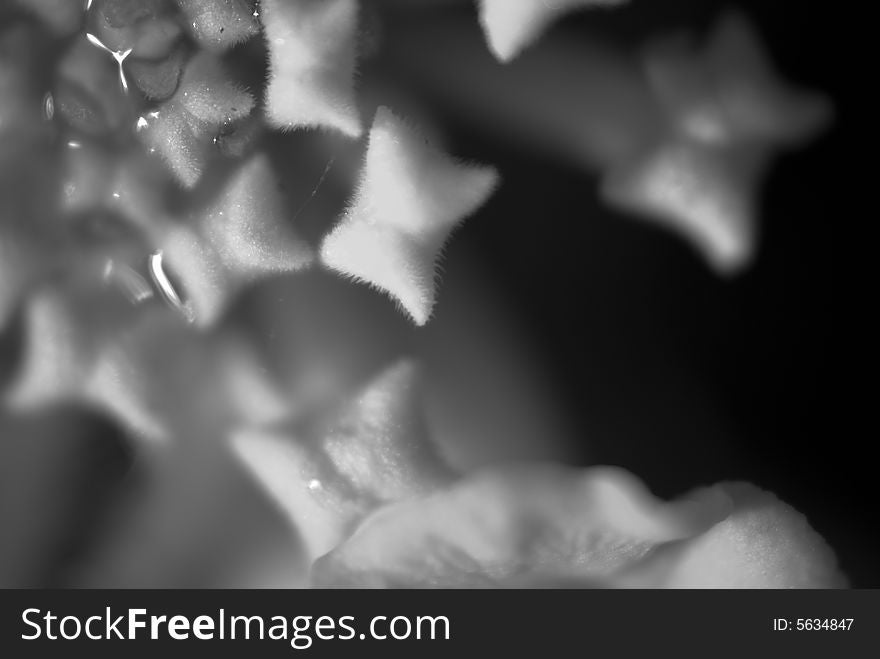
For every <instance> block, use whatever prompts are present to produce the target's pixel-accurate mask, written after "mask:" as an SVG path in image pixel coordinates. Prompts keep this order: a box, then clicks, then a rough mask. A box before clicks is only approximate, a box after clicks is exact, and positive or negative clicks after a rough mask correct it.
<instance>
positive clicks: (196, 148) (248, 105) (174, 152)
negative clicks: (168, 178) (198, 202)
mask: <svg viewBox="0 0 880 659" xmlns="http://www.w3.org/2000/svg"><path fill="white" fill-rule="evenodd" d="M253 107H254V98H253V96H251V94H250V93H249V92H248V91H247V90H245V89H242V88H241V87H240V86H238V85H237V84H236V83H235V82H233V81H232V80H231V79H230V78H229V76H228V75H227V74H226V73H225V71H224V69H223V67H222V65H221V63H220V61H219V60H218V59H217V58H216V57H215V56H213V55H211V54H209V53H201V54H198V55H195V56H194V57H193V58H192V59H191V60H190V61H189V62H188V63H187V65H186V69H185V70H184V72H183V75H182V78H181V80H180V85H179V87H178V88H177V91H176V93H175V94H174V96H172V97H171V98H170V99H169V100H168V101H166V102H165V103H163V104H162V105H161V106H160V107H159V108H158V109H157V110H154V111H151V112H148V113H147V114H146V115H144V116H142V117H139V118H138V120H137V124H136V129H137V132H138V135H139V137H141V139H142V140H143V141H144V143H145V144H146V146H147V147H148V149H149V151H150V152H158V153H159V154H160V155H161V156H162V158H163V159H164V160H165V162H166V163H167V164H168V167H169V169H170V170H171V171H172V172H173V173H174V175H175V176H176V177H177V179H178V181H179V182H180V183H181V184H182V185H183V186H185V187H187V188H191V187H194V186H195V185H196V183H198V181H199V179H200V178H201V176H202V173H203V172H204V170H205V167H206V165H207V162H208V158H209V155H210V153H211V149H212V148H213V145H214V140H215V138H216V136H217V134H218V132H220V131H221V129H223V128H224V127H226V126H229V125H231V124H234V123H236V122H239V121H241V120H243V119H244V118H245V117H247V116H248V115H249V114H250V112H251V110H252V109H253Z"/></svg>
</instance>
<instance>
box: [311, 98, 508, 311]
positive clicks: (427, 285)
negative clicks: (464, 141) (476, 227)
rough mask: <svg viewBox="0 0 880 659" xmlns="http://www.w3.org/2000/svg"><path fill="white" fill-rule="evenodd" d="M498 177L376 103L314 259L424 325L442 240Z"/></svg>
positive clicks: (479, 202)
mask: <svg viewBox="0 0 880 659" xmlns="http://www.w3.org/2000/svg"><path fill="white" fill-rule="evenodd" d="M497 182H498V174H497V172H496V171H495V170H494V169H492V168H489V167H477V166H470V165H463V164H461V163H458V162H456V161H455V160H453V159H452V158H451V157H450V156H448V155H446V154H445V153H443V152H442V151H440V150H439V149H437V148H435V147H432V146H431V145H429V144H427V143H426V142H425V141H424V140H422V139H421V138H420V137H419V135H418V133H417V132H415V131H413V130H412V129H411V128H409V127H408V126H406V125H405V124H404V122H402V121H401V120H399V119H398V118H397V117H395V116H394V115H393V114H392V113H391V112H390V111H389V110H388V109H387V108H379V110H378V112H377V113H376V118H375V120H374V122H373V127H372V129H371V130H370V144H369V147H368V149H367V155H366V161H365V163H364V167H363V171H362V173H361V177H360V181H359V184H358V188H357V191H356V193H355V198H354V201H353V202H352V203H351V204H350V206H349V208H348V210H346V212H345V214H344V216H343V217H342V220H341V221H340V222H339V224H338V225H337V226H336V227H335V228H334V229H333V230H332V231H331V232H330V234H329V235H328V236H327V237H326V238H325V239H324V243H323V245H322V247H321V258H322V260H323V262H324V264H325V265H326V266H327V267H329V268H331V269H332V270H335V271H337V272H339V273H341V274H343V275H345V276H347V277H352V278H353V279H356V280H359V281H364V282H367V283H368V284H371V285H373V286H375V287H377V288H379V289H381V290H383V291H385V292H386V293H388V294H389V295H390V296H391V297H392V298H394V299H395V300H397V301H398V302H399V303H400V305H401V306H402V307H403V309H404V310H405V311H406V312H407V313H408V314H409V315H410V317H411V318H412V320H413V321H414V322H415V323H416V324H417V325H424V324H425V323H426V322H427V321H428V319H429V318H430V316H431V311H432V309H433V307H434V300H435V297H436V291H435V268H436V262H437V259H438V257H439V254H440V251H441V250H442V248H443V245H444V244H445V243H446V241H447V240H448V238H449V236H450V234H451V233H452V230H453V229H454V228H455V227H456V226H457V225H458V224H459V223H460V222H461V221H462V220H464V219H465V218H466V217H467V216H468V215H471V214H472V213H474V212H475V211H476V210H477V209H478V208H479V207H480V206H481V205H482V204H483V203H484V202H485V201H486V199H487V198H488V197H489V195H490V194H491V193H492V191H493V190H494V188H495V186H496V185H497Z"/></svg>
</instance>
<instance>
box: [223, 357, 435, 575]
mask: <svg viewBox="0 0 880 659" xmlns="http://www.w3.org/2000/svg"><path fill="white" fill-rule="evenodd" d="M418 393H419V392H418V387H417V371H416V369H415V367H414V366H413V364H412V363H411V362H408V361H403V362H400V363H398V364H396V365H395V366H393V367H391V368H389V369H388V370H386V371H385V372H383V373H382V374H380V375H379V376H378V377H377V378H375V379H374V380H373V381H372V382H370V383H369V384H368V385H367V386H366V387H365V388H364V389H363V390H362V392H361V393H360V394H359V395H357V396H356V397H355V398H354V400H353V401H352V402H351V403H348V404H347V405H345V406H344V407H343V408H342V409H340V410H334V411H333V412H332V413H331V414H329V415H327V416H326V417H322V418H321V419H320V420H319V421H318V422H317V423H316V424H314V425H311V426H308V427H299V426H298V425H297V424H294V425H293V426H292V427H291V426H290V425H287V426H280V427H270V428H252V429H246V430H242V431H241V432H239V433H237V434H236V436H235V437H234V440H233V445H234V447H235V450H236V452H237V453H238V454H239V456H240V457H241V459H242V460H243V461H244V463H245V464H246V465H247V466H248V467H249V468H250V469H251V471H253V473H254V474H255V476H256V477H257V478H258V479H259V481H260V483H261V484H262V485H263V486H264V487H265V488H266V489H267V490H268V491H269V494H270V495H271V496H272V497H273V498H274V499H275V500H276V501H277V502H278V504H279V505H280V506H281V508H282V510H284V512H285V513H286V514H287V516H288V517H289V519H290V520H291V522H292V523H293V524H294V526H295V527H296V528H297V529H298V530H299V531H300V533H301V536H302V538H303V541H304V542H305V544H306V547H307V551H308V554H309V556H310V557H311V558H315V557H317V556H320V555H321V554H323V553H325V552H327V551H329V550H330V549H332V548H333V547H334V546H335V545H336V544H337V543H338V542H339V541H340V540H341V539H342V538H343V537H344V536H345V534H346V533H347V532H348V531H349V530H350V529H351V527H352V525H353V524H355V523H357V522H358V521H359V520H360V519H362V518H363V516H364V515H366V514H367V513H369V512H370V511H371V510H372V509H374V508H375V507H376V506H378V505H380V504H381V503H384V502H388V501H397V500H400V499H406V498H409V497H413V496H420V495H422V494H424V493H426V492H428V491H431V490H433V489H435V488H437V487H440V486H441V485H444V484H446V483H448V482H449V480H450V479H451V477H452V476H451V472H450V471H449V469H448V468H447V466H446V464H445V463H444V462H443V460H442V459H441V458H440V457H439V456H438V455H437V453H436V452H435V450H434V448H433V445H432V443H431V441H430V439H429V437H428V432H427V429H426V427H425V422H424V419H423V417H422V413H421V408H420V405H419V400H418Z"/></svg>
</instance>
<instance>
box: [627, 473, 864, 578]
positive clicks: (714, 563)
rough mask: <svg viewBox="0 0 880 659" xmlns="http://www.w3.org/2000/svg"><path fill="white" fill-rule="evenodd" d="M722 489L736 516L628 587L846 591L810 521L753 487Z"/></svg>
mask: <svg viewBox="0 0 880 659" xmlns="http://www.w3.org/2000/svg"><path fill="white" fill-rule="evenodd" d="M717 488H718V489H719V490H721V491H723V492H724V493H726V494H727V495H728V496H729V497H730V498H731V499H732V501H733V504H734V509H733V512H732V513H731V514H730V516H728V517H727V519H725V520H724V521H722V522H719V523H718V524H716V525H715V526H713V527H712V528H711V529H709V530H708V531H707V532H706V533H704V534H702V535H700V536H698V537H696V538H693V539H692V540H689V541H688V542H685V543H680V544H673V545H670V546H668V547H666V548H663V549H662V550H661V551H659V552H657V554H656V555H655V556H653V557H651V559H650V560H649V561H647V562H646V564H645V565H642V566H639V567H638V568H637V569H636V570H634V572H633V574H630V575H627V576H626V577H625V578H624V579H622V582H623V583H624V584H626V585H635V586H639V587H657V586H662V587H666V588H840V587H844V586H846V583H847V581H846V577H845V576H844V575H843V574H842V573H841V572H840V570H839V568H838V566H837V559H836V557H835V556H834V552H833V551H832V550H831V549H830V548H829V547H828V545H827V544H826V543H825V541H824V540H823V539H822V537H821V536H819V534H818V533H816V531H814V530H813V529H812V528H811V527H810V525H809V523H808V522H807V519H806V518H805V517H804V516H803V515H802V514H800V513H799V512H797V511H796V510H795V509H794V508H792V507H791V506H789V505H788V504H786V503H784V502H782V501H780V500H779V499H778V498H777V497H776V496H774V495H773V494H771V493H769V492H765V491H763V490H761V489H760V488H758V487H755V486H754V485H751V484H749V483H724V484H722V485H719V486H717Z"/></svg>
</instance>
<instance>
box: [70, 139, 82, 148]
mask: <svg viewBox="0 0 880 659" xmlns="http://www.w3.org/2000/svg"><path fill="white" fill-rule="evenodd" d="M67 146H68V147H69V148H71V149H78V148H80V147H81V146H82V143H81V142H80V141H79V140H70V141H68V142H67Z"/></svg>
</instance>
